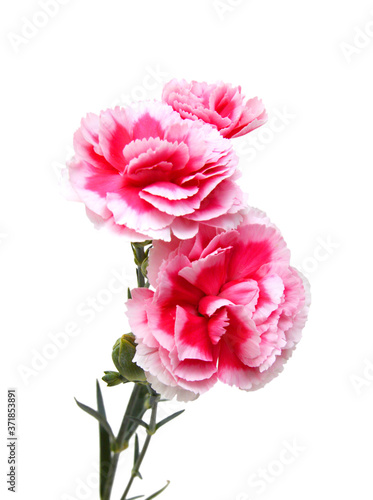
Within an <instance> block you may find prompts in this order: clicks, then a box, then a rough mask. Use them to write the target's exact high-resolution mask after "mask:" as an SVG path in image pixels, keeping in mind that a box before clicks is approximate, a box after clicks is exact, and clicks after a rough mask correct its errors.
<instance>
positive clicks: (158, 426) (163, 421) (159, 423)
mask: <svg viewBox="0 0 373 500" xmlns="http://www.w3.org/2000/svg"><path fill="white" fill-rule="evenodd" d="M184 411H185V410H180V411H177V412H176V413H173V414H172V415H170V416H169V417H167V418H164V419H163V420H161V421H160V422H158V424H157V425H156V430H158V429H159V428H160V427H162V425H164V424H167V423H168V422H171V420H173V419H174V418H176V417H178V416H179V415H181V414H182V413H183V412H184Z"/></svg>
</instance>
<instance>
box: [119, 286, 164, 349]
mask: <svg viewBox="0 0 373 500" xmlns="http://www.w3.org/2000/svg"><path fill="white" fill-rule="evenodd" d="M131 293H132V299H129V300H128V301H127V303H126V306H127V317H128V321H129V324H130V327H131V331H132V333H133V334H134V335H135V337H136V342H138V343H139V342H140V341H141V342H142V343H144V344H145V345H146V346H147V347H154V348H156V347H158V345H159V344H158V342H157V341H156V340H155V338H154V335H153V333H152V331H151V329H150V328H149V323H148V316H147V312H146V306H147V305H149V304H150V303H151V301H152V300H153V297H154V292H152V291H151V290H149V289H148V288H135V289H133V290H132V292H131Z"/></svg>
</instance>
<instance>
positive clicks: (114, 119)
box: [99, 107, 133, 172]
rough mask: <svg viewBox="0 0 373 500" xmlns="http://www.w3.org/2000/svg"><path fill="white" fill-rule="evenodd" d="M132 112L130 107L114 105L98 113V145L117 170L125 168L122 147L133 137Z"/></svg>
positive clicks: (121, 170)
mask: <svg viewBox="0 0 373 500" xmlns="http://www.w3.org/2000/svg"><path fill="white" fill-rule="evenodd" d="M132 113H133V112H132V110H131V109H130V108H128V109H125V108H119V107H116V108H114V109H108V110H106V111H103V112H102V113H101V115H100V130H99V141H100V146H101V149H102V152H103V155H104V156H105V158H106V160H107V161H108V162H109V163H110V165H112V166H113V167H115V168H116V169H117V170H118V172H123V171H124V169H125V161H124V156H123V149H124V147H125V146H126V145H127V144H128V143H129V142H131V140H132V139H133V131H132V128H133V125H132V122H133V116H132Z"/></svg>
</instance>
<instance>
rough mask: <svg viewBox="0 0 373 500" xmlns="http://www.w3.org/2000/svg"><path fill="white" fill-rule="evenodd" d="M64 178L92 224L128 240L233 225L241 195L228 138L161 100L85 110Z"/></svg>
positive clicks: (191, 233)
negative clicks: (94, 111)
mask: <svg viewBox="0 0 373 500" xmlns="http://www.w3.org/2000/svg"><path fill="white" fill-rule="evenodd" d="M74 149H75V156H74V158H73V159H72V160H71V161H70V163H69V165H68V173H69V183H70V186H71V187H72V188H73V190H74V191H75V193H76V195H77V197H78V199H79V200H80V201H82V202H84V203H85V205H86V208H87V213H88V215H89V216H90V217H91V219H92V220H93V221H94V222H95V223H96V224H97V225H102V224H106V225H108V226H111V227H113V228H115V229H119V230H120V231H121V232H122V233H123V234H124V235H125V236H127V237H128V238H129V239H131V240H132V241H144V240H147V239H153V238H154V239H162V240H170V238H171V234H174V235H175V236H177V237H178V238H180V239H185V238H190V237H192V236H194V235H195V234H196V233H197V231H198V228H199V225H200V224H207V225H209V226H213V227H219V228H231V227H235V226H236V225H237V224H238V223H239V222H240V220H241V216H240V215H239V211H240V210H241V209H242V192H241V190H240V189H239V188H238V186H237V184H236V183H235V182H234V180H235V179H236V178H237V177H238V172H237V170H236V167H237V157H236V155H235V154H234V152H233V150H232V147H231V143H230V141H228V140H227V139H223V138H222V137H221V136H220V134H219V133H218V132H217V131H216V130H215V129H214V128H213V127H211V126H209V125H206V124H203V123H201V122H194V121H191V120H182V119H181V118H180V115H179V114H178V113H176V112H175V111H173V110H172V108H171V107H170V106H168V105H166V104H164V103H161V102H148V103H142V104H141V105H139V106H138V107H136V108H125V109H124V108H119V107H117V108H115V109H109V110H107V111H103V112H101V114H100V115H99V116H97V115H95V114H89V115H88V116H87V117H86V118H85V119H83V120H82V123H81V127H80V129H79V130H78V131H77V132H76V134H75V136H74Z"/></svg>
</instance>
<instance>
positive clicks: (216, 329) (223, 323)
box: [207, 308, 229, 345]
mask: <svg viewBox="0 0 373 500" xmlns="http://www.w3.org/2000/svg"><path fill="white" fill-rule="evenodd" d="M228 326H229V318H228V313H227V310H226V309H225V308H224V309H221V310H220V311H217V312H216V314H214V315H213V316H211V318H210V319H209V322H208V326H207V330H208V334H209V337H210V340H211V342H212V344H213V345H216V344H218V343H219V342H220V339H221V338H222V336H223V335H224V334H225V333H226V331H227V327H228Z"/></svg>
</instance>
